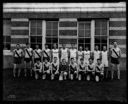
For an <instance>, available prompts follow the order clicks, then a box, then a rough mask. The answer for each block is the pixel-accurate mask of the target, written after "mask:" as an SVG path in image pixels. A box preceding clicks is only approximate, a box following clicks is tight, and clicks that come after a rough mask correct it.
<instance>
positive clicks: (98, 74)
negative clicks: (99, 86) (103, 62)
mask: <svg viewBox="0 0 128 104" xmlns="http://www.w3.org/2000/svg"><path fill="white" fill-rule="evenodd" d="M96 75H97V76H103V75H102V74H101V73H100V72H95V76H96Z"/></svg>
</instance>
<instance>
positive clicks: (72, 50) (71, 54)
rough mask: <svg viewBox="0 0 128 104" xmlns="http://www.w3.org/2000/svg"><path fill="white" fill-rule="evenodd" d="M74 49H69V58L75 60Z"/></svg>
mask: <svg viewBox="0 0 128 104" xmlns="http://www.w3.org/2000/svg"><path fill="white" fill-rule="evenodd" d="M76 52H77V50H76V49H70V58H76Z"/></svg>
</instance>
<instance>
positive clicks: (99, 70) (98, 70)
mask: <svg viewBox="0 0 128 104" xmlns="http://www.w3.org/2000/svg"><path fill="white" fill-rule="evenodd" d="M103 77H104V65H103V64H102V62H101V59H97V64H96V65H95V81H96V82H99V81H102V80H103Z"/></svg>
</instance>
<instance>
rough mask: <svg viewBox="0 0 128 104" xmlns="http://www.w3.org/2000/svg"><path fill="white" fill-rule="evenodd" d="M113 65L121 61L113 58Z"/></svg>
mask: <svg viewBox="0 0 128 104" xmlns="http://www.w3.org/2000/svg"><path fill="white" fill-rule="evenodd" d="M111 63H113V64H119V59H118V58H113V57H111Z"/></svg>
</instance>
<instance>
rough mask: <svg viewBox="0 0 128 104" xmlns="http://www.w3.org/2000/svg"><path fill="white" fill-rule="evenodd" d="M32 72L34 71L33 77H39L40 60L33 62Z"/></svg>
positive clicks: (40, 69) (40, 70)
mask: <svg viewBox="0 0 128 104" xmlns="http://www.w3.org/2000/svg"><path fill="white" fill-rule="evenodd" d="M34 72H35V79H38V78H39V75H40V74H41V72H42V63H41V62H40V60H37V61H36V63H35V64H34Z"/></svg>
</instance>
